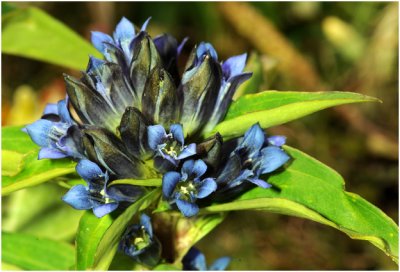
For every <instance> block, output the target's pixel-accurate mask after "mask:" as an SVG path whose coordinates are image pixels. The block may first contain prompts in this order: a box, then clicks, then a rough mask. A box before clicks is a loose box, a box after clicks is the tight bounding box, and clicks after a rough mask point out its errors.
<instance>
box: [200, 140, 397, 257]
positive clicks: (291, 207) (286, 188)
mask: <svg viewBox="0 0 400 272" xmlns="http://www.w3.org/2000/svg"><path fill="white" fill-rule="evenodd" d="M285 150H286V151H287V152H288V153H289V154H290V156H291V157H292V158H293V162H292V163H291V164H290V165H289V166H288V167H287V168H286V169H285V170H284V171H282V172H280V173H278V174H275V175H272V176H271V177H270V178H269V179H268V182H269V183H271V184H272V185H273V186H274V187H273V188H271V189H262V188H259V187H258V188H255V189H252V190H250V191H248V192H246V193H244V194H243V195H242V196H240V197H239V198H238V199H237V200H235V201H233V202H230V203H226V204H218V205H214V206H210V207H206V208H204V209H203V211H204V212H222V211H231V210H247V209H258V210H265V211H270V212H275V213H282V214H287V215H293V216H298V217H303V218H307V219H310V220H314V221H316V222H319V223H322V224H326V225H328V226H331V227H334V228H336V229H338V230H340V231H343V232H344V233H346V234H347V235H349V236H350V237H351V238H353V239H360V240H367V241H369V242H371V243H372V244H374V245H375V246H377V247H378V248H379V249H381V250H383V251H384V252H385V253H386V254H387V255H389V256H390V257H391V258H392V259H393V260H394V261H396V262H397V261H398V227H397V225H396V223H395V222H393V220H392V219H391V218H389V217H388V216H387V215H386V214H384V213H383V212H382V211H381V210H380V209H378V208H377V207H375V206H374V205H372V204H371V203H369V202H368V201H366V200H365V199H363V198H362V197H360V196H358V195H356V194H353V193H349V192H346V191H345V190H344V180H343V178H342V177H341V176H340V175H339V174H338V173H337V172H335V171H334V170H332V169H331V168H329V167H328V166H326V165H324V164H322V163H321V162H319V161H317V160H315V159H314V158H312V157H310V156H308V155H306V154H304V153H302V152H300V151H299V150H296V149H294V148H291V147H287V146H286V147H285Z"/></svg>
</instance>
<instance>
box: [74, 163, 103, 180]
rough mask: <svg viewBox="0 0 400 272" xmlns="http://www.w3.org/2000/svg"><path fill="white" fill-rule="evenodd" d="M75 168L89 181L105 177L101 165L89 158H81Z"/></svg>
mask: <svg viewBox="0 0 400 272" xmlns="http://www.w3.org/2000/svg"><path fill="white" fill-rule="evenodd" d="M75 169H76V172H78V174H79V176H81V177H82V178H83V179H84V180H86V181H87V182H91V181H93V180H96V179H99V178H101V177H105V175H104V173H103V171H101V169H100V167H99V166H98V165H97V164H95V163H94V162H91V161H89V160H80V161H79V163H78V164H77V165H76V168H75Z"/></svg>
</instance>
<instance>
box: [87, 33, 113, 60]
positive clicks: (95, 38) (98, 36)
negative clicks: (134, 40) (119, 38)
mask: <svg viewBox="0 0 400 272" xmlns="http://www.w3.org/2000/svg"><path fill="white" fill-rule="evenodd" d="M91 40H92V44H93V46H94V47H95V48H96V49H97V50H99V51H100V52H101V53H103V54H104V53H106V50H105V49H106V48H105V45H104V43H105V42H107V43H111V44H114V40H113V39H112V38H111V37H110V36H109V35H107V34H104V33H102V32H98V31H92V37H91Z"/></svg>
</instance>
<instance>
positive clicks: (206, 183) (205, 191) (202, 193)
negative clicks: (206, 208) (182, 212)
mask: <svg viewBox="0 0 400 272" xmlns="http://www.w3.org/2000/svg"><path fill="white" fill-rule="evenodd" d="M215 190H217V183H216V182H215V180H214V179H213V178H206V179H204V180H202V181H201V187H200V188H199V189H198V193H197V198H205V197H206V196H209V195H210V194H211V193H212V192H214V191H215Z"/></svg>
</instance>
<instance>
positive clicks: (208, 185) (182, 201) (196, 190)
mask: <svg viewBox="0 0 400 272" xmlns="http://www.w3.org/2000/svg"><path fill="white" fill-rule="evenodd" d="M206 171H207V165H206V164H205V163H204V162H203V161H202V160H196V161H194V160H188V161H185V162H184V163H183V165H182V169H181V173H178V172H175V171H170V172H167V173H165V174H164V176H163V179H162V191H163V194H164V197H165V198H166V199H168V200H169V202H170V203H171V204H172V203H175V204H176V205H177V206H178V209H179V210H180V211H181V212H182V213H183V215H185V216H186V217H191V216H194V215H196V214H197V213H198V212H199V207H198V205H197V204H196V203H195V202H196V199H201V198H205V197H207V196H209V195H210V194H211V193H212V192H214V191H215V190H216V189H217V184H216V182H215V180H214V179H213V178H205V179H203V180H201V179H200V177H201V176H203V175H204V173H205V172H206Z"/></svg>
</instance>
